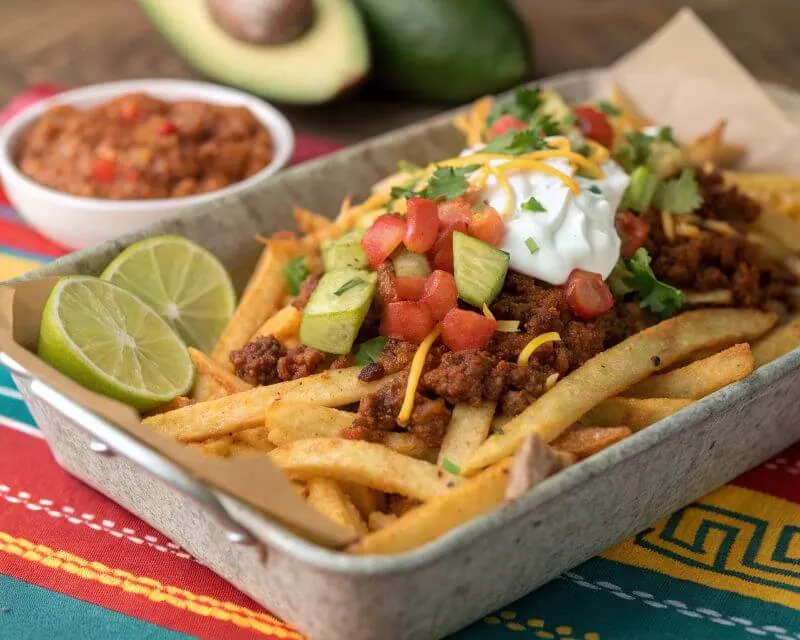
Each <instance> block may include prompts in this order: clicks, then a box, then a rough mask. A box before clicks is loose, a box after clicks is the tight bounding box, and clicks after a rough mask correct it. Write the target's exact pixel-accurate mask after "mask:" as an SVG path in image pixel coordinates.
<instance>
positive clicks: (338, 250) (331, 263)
mask: <svg viewBox="0 0 800 640" xmlns="http://www.w3.org/2000/svg"><path fill="white" fill-rule="evenodd" d="M363 237H364V232H363V231H358V230H355V231H348V232H347V233H345V234H342V235H341V236H339V237H338V238H335V239H333V240H328V241H327V242H324V243H323V244H322V263H323V264H324V265H325V271H335V270H336V269H344V268H345V267H350V268H351V269H364V268H366V267H367V265H369V260H367V254H366V253H364V250H363V249H362V248H361V238H363Z"/></svg>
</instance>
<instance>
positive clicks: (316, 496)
mask: <svg viewBox="0 0 800 640" xmlns="http://www.w3.org/2000/svg"><path fill="white" fill-rule="evenodd" d="M307 500H308V504H310V505H311V506H312V507H314V508H315V509H316V510H317V511H319V512H320V513H322V514H323V515H325V516H327V517H328V518H330V519H331V520H333V521H334V522H336V523H337V524H340V525H342V526H343V527H344V528H345V529H347V530H348V531H352V532H353V533H355V534H358V535H362V534H364V533H366V532H367V531H368V529H367V524H366V523H365V522H364V520H363V519H362V518H361V514H360V513H359V512H358V509H356V507H355V505H354V504H353V502H352V501H351V500H350V497H349V496H348V495H347V493H346V492H345V491H344V490H343V489H342V487H341V486H340V485H339V483H338V482H336V481H334V480H330V479H328V478H309V480H308V498H307Z"/></svg>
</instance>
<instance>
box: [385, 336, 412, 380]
mask: <svg viewBox="0 0 800 640" xmlns="http://www.w3.org/2000/svg"><path fill="white" fill-rule="evenodd" d="M418 346H419V345H416V344H414V343H413V342H405V341H403V340H397V339H395V338H389V339H388V340H387V341H386V345H384V347H383V351H381V355H380V356H379V357H378V360H377V361H378V362H379V363H380V365H381V366H382V367H383V370H384V372H385V373H386V374H387V375H388V374H390V373H395V372H396V371H402V370H403V369H405V368H406V367H407V366H408V365H410V364H411V361H412V360H413V359H414V354H415V353H416V352H417V347H418Z"/></svg>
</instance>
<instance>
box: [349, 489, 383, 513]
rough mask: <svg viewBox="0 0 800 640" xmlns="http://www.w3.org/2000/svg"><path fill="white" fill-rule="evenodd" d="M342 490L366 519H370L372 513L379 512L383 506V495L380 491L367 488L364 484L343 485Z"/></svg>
mask: <svg viewBox="0 0 800 640" xmlns="http://www.w3.org/2000/svg"><path fill="white" fill-rule="evenodd" d="M342 489H344V491H345V492H346V493H347V495H348V496H349V497H350V500H352V501H353V504H354V505H355V506H356V508H357V509H358V512H359V513H360V514H361V516H362V517H364V518H369V516H370V514H371V513H373V512H375V511H378V509H380V508H381V507H382V506H383V494H382V493H381V492H380V491H375V489H370V488H369V487H365V486H364V485H363V484H352V483H348V484H342Z"/></svg>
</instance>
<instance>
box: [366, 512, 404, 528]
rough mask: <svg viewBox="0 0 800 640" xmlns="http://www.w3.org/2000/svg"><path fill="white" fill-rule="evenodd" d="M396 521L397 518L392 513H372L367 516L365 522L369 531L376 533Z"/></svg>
mask: <svg viewBox="0 0 800 640" xmlns="http://www.w3.org/2000/svg"><path fill="white" fill-rule="evenodd" d="M395 520H397V516H396V515H394V514H393V513H383V512H382V511H373V512H372V513H370V514H369V520H368V521H367V523H368V525H369V530H370V531H377V530H378V529H383V528H384V527H385V526H386V525H389V524H391V523H392V522H394V521H395Z"/></svg>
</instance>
